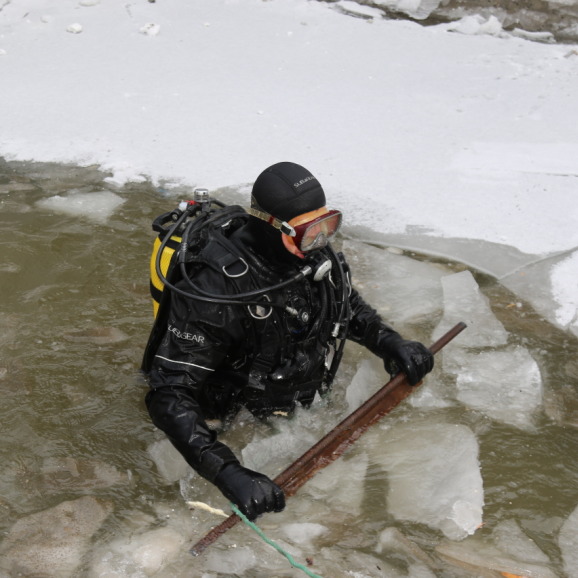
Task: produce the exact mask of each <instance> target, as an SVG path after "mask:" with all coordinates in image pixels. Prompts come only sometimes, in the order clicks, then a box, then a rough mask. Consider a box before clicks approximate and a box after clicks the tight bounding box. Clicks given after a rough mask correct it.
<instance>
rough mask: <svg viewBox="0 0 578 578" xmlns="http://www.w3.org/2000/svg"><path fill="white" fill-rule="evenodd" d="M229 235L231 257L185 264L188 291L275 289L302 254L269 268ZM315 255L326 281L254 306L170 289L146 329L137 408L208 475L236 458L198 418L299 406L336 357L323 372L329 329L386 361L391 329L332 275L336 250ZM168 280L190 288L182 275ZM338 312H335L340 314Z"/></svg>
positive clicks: (319, 387) (332, 346) (324, 383)
mask: <svg viewBox="0 0 578 578" xmlns="http://www.w3.org/2000/svg"><path fill="white" fill-rule="evenodd" d="M232 241H233V246H234V247H235V252H236V253H237V254H236V255H233V257H232V258H227V259H225V258H224V257H231V255H227V253H231V251H230V250H223V249H222V247H221V248H218V247H217V250H216V252H215V251H213V255H212V257H211V251H210V250H208V251H206V252H205V255H209V258H207V259H205V261H212V262H210V263H207V262H204V263H203V262H200V263H194V264H192V265H191V266H190V267H191V268H190V272H191V275H190V276H191V278H192V279H193V280H194V283H195V285H196V286H197V287H198V288H200V289H201V290H204V291H207V292H209V293H214V294H222V295H234V294H235V293H239V292H243V291H247V290H252V289H257V288H264V287H270V286H272V285H275V284H276V283H279V282H280V281H282V280H284V279H287V278H289V277H290V276H291V275H292V274H295V273H297V271H298V270H299V268H300V267H303V264H304V263H303V261H302V260H300V259H297V258H292V262H290V263H289V264H287V263H285V264H283V266H282V267H281V268H276V266H275V265H274V264H271V263H266V262H265V261H264V260H263V259H262V256H261V255H259V256H257V255H256V254H255V253H254V252H253V251H252V250H251V249H250V248H248V247H245V246H243V244H242V243H239V242H235V236H234V235H233V238H232ZM228 247H229V249H230V247H231V245H228ZM209 249H210V247H209ZM321 253H322V254H324V255H326V256H329V257H331V259H332V260H333V269H332V273H331V276H330V278H326V279H325V280H324V281H314V280H312V278H311V276H309V277H306V278H305V279H303V280H301V281H299V282H296V283H293V284H291V285H289V286H288V287H286V288H282V289H278V290H272V291H267V292H266V294H265V296H261V297H259V298H258V301H259V303H261V304H258V305H255V304H254V305H250V306H247V305H239V304H231V305H227V304H223V303H211V302H207V301H200V300H195V299H191V298H188V297H185V296H183V295H181V294H179V293H177V292H174V291H171V292H170V295H166V296H165V297H164V299H166V301H167V303H165V304H164V305H163V306H162V309H163V311H164V313H163V315H161V314H159V315H160V317H161V320H160V321H157V324H156V328H155V330H154V331H155V332H156V334H157V336H158V339H157V340H156V342H155V343H153V344H152V345H151V342H149V346H148V348H147V353H146V354H145V361H144V363H143V368H144V369H145V371H146V373H147V374H148V380H149V385H150V391H149V392H148V394H147V396H146V404H147V408H148V410H149V413H150V415H151V418H152V421H153V423H154V424H155V425H156V426H157V427H158V428H160V429H161V430H163V431H164V432H165V433H166V435H167V436H168V437H169V439H170V440H171V442H172V443H173V445H174V446H175V447H176V448H177V450H178V451H179V452H180V453H181V454H182V455H183V457H184V458H185V460H186V461H187V462H188V463H189V464H190V465H191V467H193V469H195V470H196V471H197V472H198V473H199V474H200V475H202V476H203V477H204V478H206V479H208V480H209V481H214V479H215V477H216V476H217V474H218V473H219V471H220V470H221V469H222V468H223V467H224V466H225V465H226V464H229V463H231V462H237V458H236V457H235V456H234V454H233V453H232V452H231V450H230V449H229V448H228V447H227V446H226V445H224V444H222V443H221V442H219V441H217V438H216V433H215V432H214V431H212V430H210V429H209V428H208V427H207V424H206V422H205V419H213V418H223V417H225V416H227V415H229V414H231V413H232V412H234V411H235V410H236V409H238V408H239V406H240V405H245V406H246V407H247V408H248V409H249V410H250V411H252V412H253V413H255V414H256V415H258V416H264V415H267V414H271V413H273V412H275V411H291V409H292V408H293V407H294V406H295V404H296V403H302V404H304V405H308V404H309V403H310V402H311V401H312V400H313V397H314V395H315V393H316V392H317V391H319V392H321V393H323V392H325V391H326V390H327V389H328V388H329V387H330V385H331V383H330V382H331V380H332V378H333V375H332V374H333V373H334V370H335V369H336V365H337V364H338V360H336V363H334V364H333V368H332V369H333V371H330V370H329V368H330V367H331V365H332V363H331V361H332V356H334V355H336V356H337V357H338V356H339V352H337V354H336V353H335V351H336V348H337V347H338V345H337V343H336V341H338V340H337V339H336V338H335V337H334V336H335V335H337V334H339V333H340V335H339V338H347V339H351V340H353V341H355V342H358V343H360V344H362V345H364V346H366V347H367V348H368V349H369V350H370V351H372V352H373V353H375V354H376V355H378V356H379V357H381V358H383V359H384V360H385V361H386V365H387V363H388V361H394V358H395V355H394V350H395V347H394V346H395V345H396V344H398V343H400V342H403V340H402V339H401V337H400V336H399V334H398V333H396V332H395V331H394V330H393V329H391V328H390V327H388V326H387V325H386V324H385V323H383V322H382V320H381V318H380V317H379V315H378V314H377V312H376V311H375V310H374V309H373V308H371V307H370V306H369V305H368V304H367V303H365V301H364V300H363V299H362V298H361V296H360V295H359V293H357V291H355V290H354V289H352V288H351V287H350V286H349V281H348V275H347V274H345V275H343V276H341V275H340V274H339V271H340V270H342V271H343V270H344V271H347V264H346V263H345V260H344V258H343V256H342V255H339V256H337V255H336V254H335V253H334V252H333V251H332V249H331V248H326V249H323V250H322V251H321ZM237 257H242V260H241V259H237ZM336 260H339V264H340V265H341V267H339V265H338V263H337V262H336ZM223 261H226V265H225V266H222V265H221V263H222V262H223ZM216 262H218V264H217V265H216V264H215V263H216ZM338 277H340V278H339V279H338ZM341 285H343V287H342V286H341ZM176 286H177V287H179V288H180V289H182V290H183V291H191V287H190V285H189V284H188V282H187V281H186V280H183V279H181V280H180V281H178V283H176ZM343 289H344V290H343ZM167 292H168V290H165V293H167ZM341 301H345V303H342V302H341ZM269 303H273V304H275V305H274V306H270V305H268V304H269ZM279 304H281V305H282V307H278V306H277V305H279ZM340 312H345V314H344V318H342V319H339V315H340ZM336 323H339V325H336ZM412 343H413V342H412ZM392 355H393V357H391V356H392ZM429 369H431V367H430V368H429ZM419 377H420V378H421V377H422V376H421V375H420V376H419Z"/></svg>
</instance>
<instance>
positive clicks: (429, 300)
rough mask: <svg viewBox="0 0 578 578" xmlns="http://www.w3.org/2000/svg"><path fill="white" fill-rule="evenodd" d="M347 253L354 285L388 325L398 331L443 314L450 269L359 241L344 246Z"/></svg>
mask: <svg viewBox="0 0 578 578" xmlns="http://www.w3.org/2000/svg"><path fill="white" fill-rule="evenodd" d="M343 252H344V253H345V255H346V257H347V260H348V263H349V265H350V267H351V272H352V276H353V284H354V285H355V287H356V288H357V289H358V290H359V292H360V293H361V295H363V298H364V299H365V300H366V301H367V302H368V303H371V305H372V306H373V307H375V308H376V309H377V310H378V311H379V313H380V314H381V315H382V316H383V318H384V319H386V320H387V322H388V323H390V324H392V325H394V326H396V327H397V326H399V325H403V324H406V323H409V322H413V323H416V322H419V321H422V320H428V319H431V318H432V317H434V316H435V315H437V314H439V313H440V312H441V310H442V290H441V286H440V279H441V278H442V277H444V276H446V275H447V274H448V273H449V272H450V269H449V268H447V267H445V266H443V265H438V264H434V263H427V262H421V261H418V260H416V259H412V258H411V257H408V256H406V255H403V254H396V253H394V252H391V251H389V250H384V249H378V248H377V247H373V246H371V245H369V244H367V243H361V242H359V241H346V242H344V243H343ZM361 280H363V281H361Z"/></svg>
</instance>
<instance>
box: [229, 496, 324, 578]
mask: <svg viewBox="0 0 578 578" xmlns="http://www.w3.org/2000/svg"><path fill="white" fill-rule="evenodd" d="M231 508H233V512H235V514H237V516H239V518H241V520H243V522H245V524H247V526H249V528H251V529H252V530H255V532H257V534H259V536H261V538H262V539H263V540H264V541H265V542H266V543H267V544H269V546H273V548H275V550H277V552H280V553H281V554H283V556H285V558H287V560H289V563H290V564H291V566H293V567H294V568H298V569H299V570H302V571H303V572H305V574H307V576H310V577H311V578H322V577H321V576H319V574H314V573H313V572H311V570H309V568H307V567H306V566H303V564H299V562H295V560H294V559H293V556H291V554H289V552H285V550H283V548H281V546H279V544H277V543H276V542H273V540H270V539H269V538H267V536H265V533H264V532H263V530H261V528H259V526H257V525H256V524H253V522H251V521H250V520H249V519H248V518H247V516H245V514H243V513H241V511H240V510H239V508H237V506H235V504H233V503H232V502H231Z"/></svg>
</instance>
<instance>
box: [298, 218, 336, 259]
mask: <svg viewBox="0 0 578 578" xmlns="http://www.w3.org/2000/svg"><path fill="white" fill-rule="evenodd" d="M340 227H341V212H340V211H329V213H327V214H325V215H322V216H321V217H317V219H313V220H312V221H309V222H308V223H303V224H302V225H297V226H296V227H295V232H296V233H297V234H296V239H295V241H296V245H297V246H298V247H299V249H300V250H301V251H312V250H313V249H321V248H323V247H325V246H326V245H327V243H328V242H329V241H331V239H333V237H335V234H336V233H337V231H338V230H339V228H340Z"/></svg>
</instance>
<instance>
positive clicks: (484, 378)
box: [457, 347, 542, 429]
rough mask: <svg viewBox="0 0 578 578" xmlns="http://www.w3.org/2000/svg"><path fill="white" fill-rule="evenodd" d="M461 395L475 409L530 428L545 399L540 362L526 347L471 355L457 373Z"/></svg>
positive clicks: (466, 403) (496, 418)
mask: <svg viewBox="0 0 578 578" xmlns="http://www.w3.org/2000/svg"><path fill="white" fill-rule="evenodd" d="M457 389H458V393H457V398H458V400H459V401H461V402H462V403H463V404H465V405H466V406H468V407H470V408H471V409H475V410H478V411H482V412H483V413H485V414H486V415H487V416H489V417H491V418H492V419H495V420H497V421H501V422H503V423H507V424H511V425H514V426H516V427H518V428H522V429H527V428H529V427H531V426H532V418H533V414H534V413H535V411H536V409H537V408H538V407H539V406H540V404H541V403H542V377H541V374H540V369H539V367H538V364H537V363H536V362H535V361H534V359H533V358H532V356H531V355H530V353H529V352H528V351H527V350H526V349H524V348H522V347H510V348H508V349H507V350H505V351H486V352H481V353H479V354H477V355H473V354H472V355H468V356H467V360H464V363H463V365H462V368H461V370H460V371H459V373H458V376H457Z"/></svg>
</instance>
